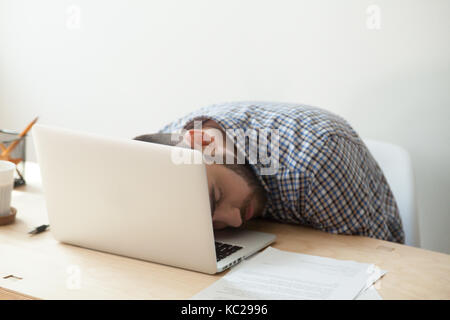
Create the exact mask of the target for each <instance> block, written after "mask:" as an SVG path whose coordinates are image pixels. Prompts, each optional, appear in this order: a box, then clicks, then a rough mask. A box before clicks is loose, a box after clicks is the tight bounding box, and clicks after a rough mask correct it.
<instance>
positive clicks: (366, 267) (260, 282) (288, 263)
mask: <svg viewBox="0 0 450 320" xmlns="http://www.w3.org/2000/svg"><path fill="white" fill-rule="evenodd" d="M383 274H384V273H383V272H382V271H381V270H380V269H378V268H376V267H375V266H374V265H373V264H367V263H359V262H355V261H348V260H336V259H331V258H324V257H317V256H311V255H305V254H299V253H293V252H287V251H281V250H278V249H274V248H272V247H268V248H266V249H265V250H264V251H263V252H261V253H259V254H256V255H255V256H253V257H251V258H250V259H248V260H245V261H243V262H241V263H240V264H239V265H237V266H236V267H234V268H233V269H232V270H230V271H229V272H228V274H226V275H225V276H224V277H223V278H221V279H220V280H218V281H216V282H215V283H214V284H212V285H211V286H209V287H208V288H206V289H204V290H203V291H201V292H200V293H198V294H196V295H195V296H193V297H192V299H213V300H233V299H318V300H320V299H355V298H361V299H373V298H374V297H375V298H377V296H376V295H374V294H373V290H375V289H374V288H373V287H371V286H372V284H373V283H374V282H375V281H376V280H378V279H379V278H380V277H381V276H382V275H383ZM375 291H376V290H375ZM371 293H372V294H371ZM364 294H365V295H364ZM359 295H361V296H360V297H359ZM378 297H379V295H378Z"/></svg>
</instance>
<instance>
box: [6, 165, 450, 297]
mask: <svg viewBox="0 0 450 320" xmlns="http://www.w3.org/2000/svg"><path fill="white" fill-rule="evenodd" d="M26 170H27V177H26V178H27V183H28V185H27V186H25V187H21V188H18V189H16V190H14V191H13V197H12V205H13V206H14V207H15V208H17V220H16V222H15V223H14V224H12V225H9V226H2V227H0V257H1V262H0V299H29V298H41V299H189V298H190V297H191V296H193V295H194V294H196V293H197V292H199V291H201V290H202V289H204V288H206V287H207V286H209V285H211V284H212V283H213V282H214V281H216V280H217V279H219V278H220V277H221V276H223V275H224V274H225V273H221V274H219V275H206V274H202V273H198V272H193V271H188V270H183V269H178V268H174V267H169V266H163V265H159V264H156V263H150V262H145V261H140V260H135V259H130V258H126V257H121V256H116V255H111V254H107V253H102V252H97V251H93V250H88V249H83V248H79V247H75V246H70V245H65V244H61V243H59V242H57V241H56V240H54V239H53V237H52V236H51V233H50V232H45V233H42V234H38V235H36V236H29V235H28V234H27V232H28V231H29V230H31V229H33V228H34V227H36V226H38V225H41V224H44V223H47V222H48V220H47V213H46V208H45V201H44V198H43V195H42V188H41V184H40V177H39V168H38V167H37V165H36V164H33V163H27V168H26ZM249 228H251V229H254V230H261V231H266V232H271V233H275V234H276V235H277V241H276V243H275V244H273V247H275V248H278V249H281V250H286V251H292V252H301V253H305V254H311V255H317V256H324V257H331V258H336V259H343V260H355V261H359V262H367V263H374V264H376V265H377V266H379V267H380V268H382V269H385V270H387V271H388V273H387V274H386V275H385V276H384V277H383V278H382V279H381V280H379V281H378V282H377V284H376V287H377V290H378V292H379V293H380V295H381V296H382V297H383V298H384V299H450V255H446V254H443V253H438V252H432V251H427V250H423V249H418V248H413V247H409V246H405V245H399V244H396V243H391V242H387V241H382V240H376V239H371V238H366V237H359V236H341V235H332V234H328V233H324V232H321V231H317V230H313V229H310V228H305V227H301V226H295V225H283V224H279V223H273V222H267V221H263V220H255V221H251V223H249Z"/></svg>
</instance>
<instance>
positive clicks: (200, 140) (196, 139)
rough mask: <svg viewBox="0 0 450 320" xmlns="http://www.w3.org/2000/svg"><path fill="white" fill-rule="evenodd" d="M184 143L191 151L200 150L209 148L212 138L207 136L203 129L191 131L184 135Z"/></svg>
mask: <svg viewBox="0 0 450 320" xmlns="http://www.w3.org/2000/svg"><path fill="white" fill-rule="evenodd" d="M184 141H185V142H186V143H187V145H189V146H190V147H191V148H192V149H194V148H195V149H201V150H203V148H205V147H207V146H209V145H210V144H211V143H213V142H214V137H213V136H211V135H210V134H208V133H207V132H206V131H204V130H203V129H191V130H188V131H186V133H185V134H184Z"/></svg>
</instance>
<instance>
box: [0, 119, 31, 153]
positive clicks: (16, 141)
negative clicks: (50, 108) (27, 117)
mask: <svg viewBox="0 0 450 320" xmlns="http://www.w3.org/2000/svg"><path fill="white" fill-rule="evenodd" d="M38 119H39V117H36V118H35V119H34V120H33V121H31V122H30V123H29V124H28V126H27V127H26V128H25V129H24V130H23V131H22V132H21V133H20V134H19V138H18V139H17V140H14V141H13V143H11V144H10V145H9V146H8V148H6V150H3V152H2V154H1V156H2V157H6V156H8V154H9V153H10V152H11V151H12V150H13V149H14V148H15V147H16V146H17V145H18V144H19V142H20V141H22V138H23V137H24V136H25V135H26V134H27V133H28V131H30V129H31V127H33V125H34V124H35V123H36V122H37V121H38Z"/></svg>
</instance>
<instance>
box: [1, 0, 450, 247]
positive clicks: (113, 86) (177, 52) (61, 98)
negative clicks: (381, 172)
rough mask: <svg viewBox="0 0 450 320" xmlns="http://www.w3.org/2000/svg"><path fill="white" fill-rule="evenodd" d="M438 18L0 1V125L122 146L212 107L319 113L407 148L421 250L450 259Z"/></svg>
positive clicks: (447, 81)
mask: <svg viewBox="0 0 450 320" xmlns="http://www.w3.org/2000/svg"><path fill="white" fill-rule="evenodd" d="M369 5H377V6H378V8H379V9H380V10H381V11H380V13H381V20H380V21H381V26H380V29H378V30H377V29H375V30H373V29H370V28H368V27H367V20H368V19H370V18H371V17H373V16H369V15H368V13H367V12H366V10H367V8H368V6H369ZM73 6H75V7H73ZM78 9H80V13H81V19H80V28H79V29H78V28H77V20H76V10H78ZM449 16H450V1H448V0H409V1H407V0H404V1H400V0H380V1H376V0H372V1H366V0H346V1H335V0H307V1H300V0H291V1H288V0H281V1H280V0H278V1H275V0H271V1H267V0H221V1H217V0H190V1H183V0H164V1H163V0H160V1H143V0H142V1H137V0H133V1H132V0H90V1H88V0H71V1H68V0H67V1H63V0H40V1H35V0H29V1H25V0H0V19H1V20H0V63H1V64H0V127H2V128H10V129H21V128H23V127H25V125H26V124H27V123H28V122H29V121H30V120H31V119H32V118H33V117H35V116H36V115H39V116H40V122H41V123H48V124H55V125H62V126H66V127H69V128H74V129H81V130H86V131H90V132H96V133H103V134H106V135H111V136H121V137H130V138H131V137H133V136H135V135H137V134H142V133H148V132H151V131H154V130H156V129H158V128H160V127H161V126H162V125H163V124H165V123H166V122H168V121H169V120H171V119H174V118H175V117H177V116H180V115H182V114H184V113H186V112H188V111H190V110H192V109H194V108H197V107H200V106H204V105H207V104H210V103H215V102H223V101H231V100H250V99H251V100H254V99H255V100H271V101H288V102H299V103H306V104H311V105H316V106H320V107H323V108H326V109H329V110H331V111H334V112H336V113H338V114H341V115H342V116H344V117H345V118H347V119H348V120H349V121H350V123H352V124H353V126H354V127H355V129H356V130H357V131H359V133H360V134H361V135H362V136H363V137H367V138H372V139H379V140H385V141H389V142H393V143H396V144H399V145H401V146H403V147H405V148H406V149H407V150H409V151H410V153H411V155H412V158H413V163H414V166H415V168H416V174H417V177H416V178H417V187H418V202H419V208H420V213H421V215H420V219H419V220H420V227H421V238H422V246H423V247H424V248H427V249H432V250H437V251H442V252H447V253H450V232H448V230H449V227H450V212H449V211H450V210H449V208H450V197H449V193H450V192H449V191H450V169H449V166H448V163H449V160H450V148H449V143H448V142H449V141H450V139H449V138H450V130H449V128H448V125H449V119H450V111H449V110H450V108H449V107H450V94H449V89H450V41H449V39H450V37H449V32H450V22H449ZM370 21H373V20H370ZM372 26H373V25H372ZM29 142H31V140H29ZM28 151H29V157H30V158H34V150H33V149H32V146H31V143H29V150H28Z"/></svg>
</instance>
